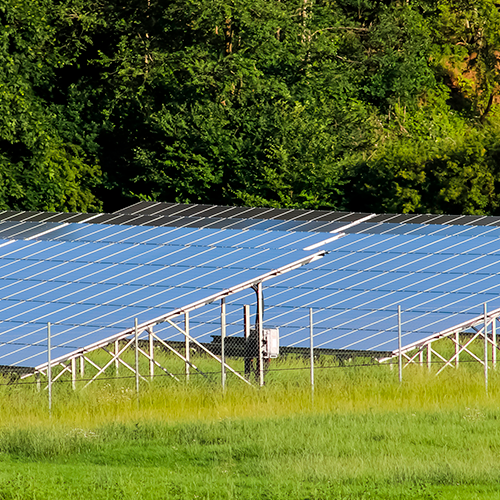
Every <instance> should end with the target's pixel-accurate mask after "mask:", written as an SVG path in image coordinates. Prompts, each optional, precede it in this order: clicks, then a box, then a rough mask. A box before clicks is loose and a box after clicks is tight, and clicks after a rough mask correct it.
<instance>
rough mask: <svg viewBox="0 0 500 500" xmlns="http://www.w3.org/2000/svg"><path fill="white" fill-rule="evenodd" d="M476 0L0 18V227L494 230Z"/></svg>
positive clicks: (97, 10) (100, 9) (221, 1)
mask: <svg viewBox="0 0 500 500" xmlns="http://www.w3.org/2000/svg"><path fill="white" fill-rule="evenodd" d="M498 26H500V13H499V8H498V6H497V5H496V4H495V2H494V1H493V0H415V1H414V0H404V1H389V0H388V1H382V0H265V1H264V0H251V1H250V0H182V1H180V0H169V1H168V2H165V1H159V0H107V1H104V0H85V1H84V0H2V2H1V3H0V209H15V210H57V211H100V210H105V211H113V210H116V209H118V208H120V207H123V206H125V205H127V204H131V203H133V202H135V201H137V200H140V199H143V200H156V201H171V202H183V203H215V204H228V205H254V206H269V207H290V208H308V209H334V210H353V211H370V212H405V213H406V212H415V213H427V212H430V213H454V214H461V213H464V214H500V184H499V180H500V117H499V111H498V110H499V105H498V102H499V101H498V95H497V94H498V90H499V84H500V30H499V29H498Z"/></svg>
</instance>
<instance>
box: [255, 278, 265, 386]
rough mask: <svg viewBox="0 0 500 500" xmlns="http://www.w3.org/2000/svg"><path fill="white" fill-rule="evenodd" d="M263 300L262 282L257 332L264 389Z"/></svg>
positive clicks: (260, 372)
mask: <svg viewBox="0 0 500 500" xmlns="http://www.w3.org/2000/svg"><path fill="white" fill-rule="evenodd" d="M262 306H263V300H262V282H260V283H259V284H258V285H257V318H258V321H257V330H258V332H257V333H258V338H259V385H260V386H261V387H262V386H263V385H264V358H263V352H262V347H263V346H262V342H263V331H262V322H263V311H262V309H263V307H262Z"/></svg>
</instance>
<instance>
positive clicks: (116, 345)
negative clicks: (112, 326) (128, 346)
mask: <svg viewBox="0 0 500 500" xmlns="http://www.w3.org/2000/svg"><path fill="white" fill-rule="evenodd" d="M119 352H120V342H119V341H118V340H115V356H116V359H115V375H116V376H117V377H118V375H119V373H120V361H119V360H118V353H119Z"/></svg>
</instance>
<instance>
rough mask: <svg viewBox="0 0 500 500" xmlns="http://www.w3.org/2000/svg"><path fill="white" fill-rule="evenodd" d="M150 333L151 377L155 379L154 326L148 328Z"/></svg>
mask: <svg viewBox="0 0 500 500" xmlns="http://www.w3.org/2000/svg"><path fill="white" fill-rule="evenodd" d="M148 335H149V378H150V379H151V380H153V379H154V378H155V344H154V338H153V327H152V326H150V327H149V328H148Z"/></svg>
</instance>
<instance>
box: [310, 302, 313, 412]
mask: <svg viewBox="0 0 500 500" xmlns="http://www.w3.org/2000/svg"><path fill="white" fill-rule="evenodd" d="M313 333H314V327H313V310H312V307H310V308H309V338H310V351H311V352H310V356H311V403H312V404H314V335H313Z"/></svg>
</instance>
